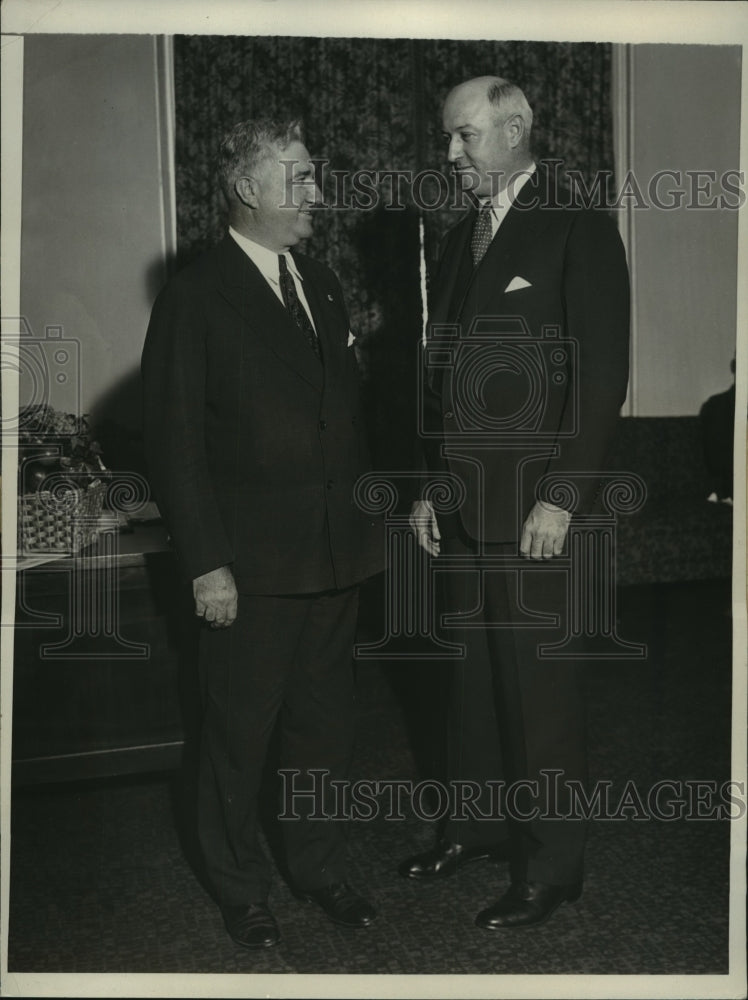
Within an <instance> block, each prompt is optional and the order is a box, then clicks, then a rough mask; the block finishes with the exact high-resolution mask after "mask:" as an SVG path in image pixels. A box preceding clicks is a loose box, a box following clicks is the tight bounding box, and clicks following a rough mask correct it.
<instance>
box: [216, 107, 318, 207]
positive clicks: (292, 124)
mask: <svg viewBox="0 0 748 1000" xmlns="http://www.w3.org/2000/svg"><path fill="white" fill-rule="evenodd" d="M294 141H298V142H303V141H304V127H303V125H302V123H301V121H300V120H299V119H289V120H277V119H274V118H252V119H249V120H248V121H244V122H238V123H237V124H236V125H234V127H233V128H232V129H231V131H230V132H228V133H227V134H226V135H225V136H224V137H223V139H222V140H221V145H220V146H219V147H218V159H217V165H216V166H217V173H218V181H219V183H220V185H221V190H222V191H223V194H224V197H225V198H226V201H228V202H229V203H231V200H232V198H233V197H234V185H235V184H236V182H237V180H238V179H239V178H240V177H244V176H246V175H247V174H251V173H252V172H253V171H254V170H255V169H256V168H257V166H258V165H259V164H260V163H262V161H263V160H265V159H267V157H268V156H270V155H271V154H272V152H273V147H277V148H278V149H281V150H283V149H285V148H286V146H288V145H290V144H291V143H292V142H294Z"/></svg>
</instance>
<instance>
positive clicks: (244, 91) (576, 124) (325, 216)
mask: <svg viewBox="0 0 748 1000" xmlns="http://www.w3.org/2000/svg"><path fill="white" fill-rule="evenodd" d="M610 64H611V51H610V46H609V45H604V44H596V43H584V44H576V43H574V44H572V43H555V42H553V43H547V42H498V41H469V42H465V41H451V40H439V39H417V40H413V39H372V38H297V37H293V38H280V37H245V36H241V37H237V36H231V37H220V36H219V37H216V36H179V37H177V38H176V39H175V87H176V126H177V130H176V190H177V236H178V248H179V257H180V261H182V262H183V261H185V260H187V259H189V258H190V257H192V256H193V255H194V254H196V253H197V252H199V251H200V250H201V249H203V248H204V247H206V246H208V245H210V244H212V243H214V242H216V241H217V240H218V239H220V237H221V236H222V234H223V232H224V230H225V225H226V221H225V211H224V205H223V199H222V196H221V194H220V192H219V191H218V188H217V185H216V183H215V180H214V174H213V163H214V157H215V153H216V149H217V145H218V142H219V140H220V138H221V136H222V135H223V133H224V132H226V131H227V130H228V129H229V128H230V127H231V126H232V125H233V124H234V123H235V122H237V121H240V120H241V119H243V118H250V117H253V116H255V115H271V116H277V117H284V116H294V117H296V116H298V117H300V118H302V119H303V120H304V123H305V126H306V138H307V146H308V148H309V150H310V152H311V154H312V157H313V158H315V159H320V160H323V161H327V162H326V163H325V164H324V167H323V168H322V169H321V171H320V172H321V175H322V180H323V182H324V186H323V194H324V196H325V199H326V201H327V203H328V204H331V205H333V206H334V207H331V208H330V209H329V210H328V211H326V212H324V213H321V214H320V216H318V217H317V221H316V224H315V231H314V235H313V237H312V239H311V240H310V241H309V246H308V247H307V250H308V252H310V253H312V254H313V255H314V256H316V257H319V258H320V259H322V260H324V261H326V262H327V263H328V264H329V265H330V266H331V267H332V268H333V269H334V270H335V271H336V272H337V274H338V276H339V277H340V279H341V281H342V283H343V288H344V290H345V293H346V298H347V304H348V309H349V312H350V315H351V323H352V326H353V328H354V330H355V332H356V333H357V334H358V347H359V351H358V353H359V360H360V361H361V362H362V365H363V367H364V370H365V372H366V375H367V377H368V382H369V384H370V387H371V390H372V392H373V393H374V395H375V396H377V397H378V398H379V397H381V392H379V391H378V390H377V386H380V388H381V386H383V385H386V386H387V393H386V400H383V402H381V403H374V404H373V406H374V410H375V412H376V414H377V415H376V418H375V423H376V424H377V425H378V428H377V431H376V436H377V438H378V439H381V440H383V439H385V438H386V439H389V440H391V441H393V442H397V440H398V438H399V436H400V435H399V432H398V428H402V427H403V426H413V423H412V418H413V417H414V415H413V414H412V413H411V412H410V410H409V409H408V407H409V406H410V404H409V403H408V402H406V400H411V399H412V398H413V395H414V393H413V382H412V378H413V365H414V364H415V349H414V345H415V343H416V342H417V340H418V338H419V337H420V334H421V329H422V303H421V293H420V277H419V266H420V249H419V246H420V233H419V218H422V219H423V225H424V246H425V255H426V259H427V261H428V262H429V263H431V262H432V261H433V260H434V258H435V256H436V253H437V250H438V245H439V241H440V238H441V235H442V234H443V232H444V231H445V229H446V228H447V227H448V226H449V225H450V224H451V223H452V222H453V221H454V219H455V218H456V212H455V210H454V209H450V208H449V202H450V201H452V202H454V198H453V197H451V196H447V195H446V191H447V187H446V185H447V184H449V186H450V187H449V190H450V191H452V190H453V189H452V187H451V185H452V180H451V178H450V179H449V180H448V181H447V180H444V181H441V182H440V181H439V179H438V177H437V176H436V173H435V172H436V171H438V172H440V173H441V174H443V175H444V178H445V179H446V178H448V177H449V173H448V165H447V161H446V147H445V143H444V140H443V138H442V135H441V123H440V112H441V104H442V102H443V100H444V97H445V96H446V93H447V92H448V91H449V89H450V88H451V87H452V86H454V85H455V84H456V83H459V82H460V81H462V80H465V79H468V78H470V77H473V76H480V75H483V74H499V75H502V76H506V77H508V78H509V79H511V80H513V81H514V82H516V83H518V84H519V85H520V86H521V87H522V88H523V90H524V91H525V94H526V96H527V99H528V101H529V102H530V105H531V107H532V108H533V112H534V116H535V121H534V127H533V148H534V150H535V153H536V156H538V157H546V156H552V157H553V158H554V159H560V160H563V161H564V163H565V166H566V167H567V168H573V169H577V170H580V171H581V172H582V174H583V175H584V176H585V177H587V178H590V177H591V176H592V175H593V174H594V173H595V172H596V171H598V170H612V167H613V152H612V128H611V97H610ZM355 171H367V172H369V173H368V174H366V175H361V174H359V178H361V180H360V182H359V188H360V190H359V194H358V196H357V197H358V200H357V202H354V196H355V195H356V191H355V190H354V189H353V187H352V184H353V181H352V175H353V173H354V172H355ZM388 171H389V172H392V171H406V172H408V173H407V174H405V175H401V176H400V178H399V179H398V178H397V176H393V174H392V173H390V174H389V175H388V174H387V172H388ZM424 172H429V173H424ZM409 176H412V177H413V178H416V177H420V178H421V181H420V183H418V184H416V185H414V184H411V183H409ZM414 192H415V194H416V198H419V200H420V202H421V205H423V204H424V203H425V204H427V205H436V206H437V207H435V208H433V209H431V210H424V209H420V210H419V207H418V205H417V204H416V203H415V199H414ZM443 203H446V205H445V204H443ZM345 206H348V207H345ZM399 400H402V402H399ZM397 447H398V446H397V444H395V445H394V451H395V452H396V451H397ZM403 454H404V453H403ZM382 461H384V462H386V463H389V464H393V463H395V464H397V463H398V462H399V458H398V456H397V455H396V454H395V453H394V452H393V450H392V449H390V450H389V452H388V454H387V457H386V458H383V459H382ZM403 461H406V460H405V458H403Z"/></svg>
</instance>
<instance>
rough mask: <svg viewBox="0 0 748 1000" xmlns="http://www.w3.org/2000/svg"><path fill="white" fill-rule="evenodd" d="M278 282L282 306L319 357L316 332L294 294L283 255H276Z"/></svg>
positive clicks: (292, 282)
mask: <svg viewBox="0 0 748 1000" xmlns="http://www.w3.org/2000/svg"><path fill="white" fill-rule="evenodd" d="M278 280H279V282H280V289H281V295H282V296H283V304H284V305H285V307H286V309H288V313H289V315H290V317H291V319H292V320H293V321H294V323H295V324H296V326H298V328H299V329H300V330H301V332H302V333H303V334H304V337H305V338H306V341H307V343H308V344H309V346H310V347H311V349H312V350H313V351H314V353H315V354H316V355H317V357H318V358H319V357H321V356H320V350H319V339H318V337H317V332H316V330H315V329H314V327H313V326H312V322H311V320H310V319H309V315H308V314H307V311H306V309H305V308H304V306H303V305H302V304H301V301H300V299H299V296H298V294H297V292H296V285H295V283H294V280H293V276H292V274H291V273H290V271H289V270H288V264H287V263H286V258H285V256H284V255H283V254H279V255H278Z"/></svg>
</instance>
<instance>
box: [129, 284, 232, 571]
mask: <svg viewBox="0 0 748 1000" xmlns="http://www.w3.org/2000/svg"><path fill="white" fill-rule="evenodd" d="M207 332H208V323H207V321H206V318H205V315H204V310H203V308H202V307H201V296H200V295H199V294H198V292H197V290H196V289H195V288H194V287H191V286H190V284H189V282H188V281H186V280H184V278H183V276H181V275H178V276H177V278H176V279H174V280H173V281H172V283H170V284H169V285H167V287H166V288H165V289H164V290H163V291H162V292H161V294H160V295H159V297H158V299H157V300H156V303H155V305H154V307H153V312H152V314H151V321H150V324H149V326H148V332H147V335H146V340H145V346H144V349H143V358H142V376H143V397H144V414H143V417H144V439H145V455H146V462H147V465H148V471H149V479H150V483H151V487H152V489H153V492H154V495H155V498H156V502H157V503H158V506H159V509H160V510H161V513H162V515H163V517H164V520H165V521H166V524H167V527H168V529H169V532H170V534H171V538H172V543H173V545H174V548H175V550H176V554H177V558H178V560H179V563H180V567H181V570H182V572H183V574H184V576H185V578H187V579H189V580H193V579H195V578H196V577H198V576H201V575H202V574H203V573H207V572H208V571H209V570H212V569H217V568H218V567H219V566H225V565H227V564H229V563H231V562H232V561H233V558H234V555H233V552H232V548H231V545H230V543H229V540H228V538H227V536H226V533H225V531H224V529H223V525H222V521H221V518H220V515H219V512H218V508H217V505H216V499H215V495H214V491H213V487H212V485H211V477H210V473H209V468H208V459H207V454H206V449H205V405H206V399H205V395H206V392H205V386H206V371H207V359H208V355H207Z"/></svg>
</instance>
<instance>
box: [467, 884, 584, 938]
mask: <svg viewBox="0 0 748 1000" xmlns="http://www.w3.org/2000/svg"><path fill="white" fill-rule="evenodd" d="M581 895H582V883H581V882H577V883H575V884H574V885H546V884H545V883H544V882H512V884H511V885H510V886H509V889H508V890H507V891H506V893H505V894H504V895H503V896H502V897H501V899H500V900H499V901H498V903H494V905H493V906H489V907H488V909H486V910H481V912H480V913H479V914H478V916H477V917H476V918H475V922H476V924H477V925H478V927H484V928H485V929H486V930H489V931H496V930H503V929H504V928H512V927H532V926H533V925H535V924H542V923H543V922H544V921H545V920H547V919H548V917H550V915H551V914H552V913H553V912H554V911H555V910H557V909H558V907H559V906H560V905H561V904H562V903H575V902H576V901H577V900H578V899H579V897H580V896H581Z"/></svg>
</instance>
